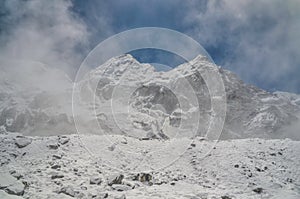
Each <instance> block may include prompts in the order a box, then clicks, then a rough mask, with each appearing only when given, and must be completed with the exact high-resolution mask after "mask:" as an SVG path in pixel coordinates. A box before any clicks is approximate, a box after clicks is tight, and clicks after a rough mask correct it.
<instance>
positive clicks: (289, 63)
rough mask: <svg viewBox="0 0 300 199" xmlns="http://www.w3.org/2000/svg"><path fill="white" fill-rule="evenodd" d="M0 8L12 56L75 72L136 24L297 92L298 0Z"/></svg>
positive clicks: (10, 4)
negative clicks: (191, 42) (173, 35)
mask: <svg viewBox="0 0 300 199" xmlns="http://www.w3.org/2000/svg"><path fill="white" fill-rule="evenodd" d="M1 4H3V5H1V6H0V7H1V9H0V11H1V12H0V42H2V43H4V44H5V45H2V46H4V47H2V52H3V53H2V54H8V55H10V56H12V58H14V57H16V58H17V57H18V58H19V57H26V58H32V59H38V60H39V61H43V62H46V63H48V64H50V65H55V66H57V65H59V66H61V67H62V68H63V69H65V70H67V71H69V72H70V71H72V70H73V73H74V71H75V70H74V69H76V67H78V66H79V64H80V62H81V61H82V59H83V58H84V56H86V54H87V52H89V50H91V49H92V48H93V47H95V46H96V45H97V44H98V43H99V42H101V41H103V40H104V39H106V38H108V37H109V36H112V35H114V34H116V33H119V32H122V31H125V30H128V29H132V28H138V27H148V26H152V27H153V26H155V27H164V28H170V29H174V30H177V31H180V32H182V33H185V34H187V35H189V36H190V37H192V38H194V39H195V40H197V41H198V42H199V43H200V44H201V45H202V46H203V47H204V48H205V49H206V50H207V51H208V53H209V54H210V55H211V57H212V58H213V59H214V61H215V63H216V64H218V65H221V66H222V67H224V68H226V69H229V70H231V71H233V72H235V73H237V74H238V75H239V76H240V77H241V79H243V80H244V81H246V82H247V83H251V84H254V85H256V86H258V87H260V88H264V89H266V90H269V91H275V90H282V91H289V92H296V93H300V78H299V76H300V1H299V0H285V1H282V0H257V1H254V0H243V1H241V0H209V1H208V0H190V1H182V0H181V1H179V0H163V1H161V0H160V1H159V0H112V1H104V0H73V1H68V0H66V1H61V0H53V1H46V0H41V1H38V2H35V3H32V2H31V1H30V0H27V1H18V0H4V1H3V2H2V3H1ZM55 28H56V29H55ZM45 40H46V41H45ZM30 42H31V43H30ZM36 43H38V44H39V45H36ZM16 46H18V50H16ZM23 46H24V49H22V47H23ZM26 46H27V47H28V46H32V51H33V52H28V48H27V49H26ZM12 49H13V50H12ZM45 49H46V50H45ZM12 52H13V53H12ZM47 55H48V56H47ZM62 55H63V56H62ZM134 55H135V56H136V57H137V58H138V59H139V60H141V61H145V62H147V61H150V62H163V63H164V64H169V65H171V66H174V65H176V63H177V62H178V60H177V59H174V57H172V56H170V55H167V54H164V52H159V51H145V50H144V51H140V52H135V54H134ZM74 57H75V58H74ZM174 60H175V61H174ZM70 73H72V72H70Z"/></svg>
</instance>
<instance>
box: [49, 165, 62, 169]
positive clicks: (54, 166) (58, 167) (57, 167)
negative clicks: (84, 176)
mask: <svg viewBox="0 0 300 199" xmlns="http://www.w3.org/2000/svg"><path fill="white" fill-rule="evenodd" d="M60 168H61V166H60V165H58V164H55V165H52V166H51V169H60Z"/></svg>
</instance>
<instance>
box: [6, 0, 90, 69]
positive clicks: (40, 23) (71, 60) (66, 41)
mask: <svg viewBox="0 0 300 199" xmlns="http://www.w3.org/2000/svg"><path fill="white" fill-rule="evenodd" d="M3 5H4V8H2V9H5V10H6V13H8V14H7V15H6V16H4V20H5V22H6V24H8V25H7V26H6V28H7V30H6V32H7V33H8V34H6V35H4V34H2V35H1V37H2V41H3V42H4V44H2V47H1V55H2V57H3V58H5V59H12V60H23V59H24V60H30V61H39V62H43V63H45V64H47V65H50V66H51V67H57V68H60V69H62V70H65V71H66V72H71V71H72V70H74V68H76V66H78V64H79V63H80V60H81V59H82V55H81V54H80V53H79V52H78V49H79V46H80V45H84V44H86V43H87V42H88V32H87V27H86V26H85V24H84V23H83V22H82V21H81V20H80V19H79V18H78V17H77V16H76V15H74V12H72V11H71V8H72V2H71V1H70V0H51V1H48V0H29V1H19V0H6V1H4V3H3ZM3 38H4V39H3Z"/></svg>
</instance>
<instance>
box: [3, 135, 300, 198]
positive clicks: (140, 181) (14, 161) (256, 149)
mask: <svg viewBox="0 0 300 199" xmlns="http://www.w3.org/2000/svg"><path fill="white" fill-rule="evenodd" d="M0 139H1V141H0V144H1V150H2V152H1V173H0V175H1V178H0V179H1V180H0V189H2V190H3V191H2V192H0V194H2V195H5V197H6V196H7V197H8V196H13V193H12V192H10V190H16V189H17V188H16V187H18V186H20V184H19V185H18V183H21V184H23V188H22V187H21V190H22V192H20V191H19V192H18V193H21V194H18V195H19V196H20V197H21V196H22V197H24V198H39V199H42V198H125V197H126V198H189V199H191V198H203V199H204V198H220V199H221V198H236V199H240V198H247V199H248V198H274V199H275V198H283V197H284V198H287V199H297V198H299V197H300V181H299V179H300V173H299V168H300V160H299V157H300V150H299V147H300V142H299V141H292V140H289V139H285V140H265V139H242V140H230V141H229V140H227V141H220V142H218V143H217V144H216V145H215V146H214V148H213V149H212V150H211V151H210V152H209V153H208V154H203V151H204V150H203V149H205V148H206V147H208V146H210V145H212V144H213V143H212V142H211V141H206V140H203V139H200V138H197V139H195V140H190V139H189V138H182V139H172V140H170V141H163V140H157V139H156V140H151V141H149V140H146V141H145V140H137V139H135V138H129V137H126V136H120V135H110V136H98V135H91V136H81V137H78V135H69V136H64V137H62V136H60V137H57V136H53V137H32V138H30V137H29V138H28V137H27V138H25V137H20V135H18V134H15V133H10V134H1V135H0ZM20 139H30V140H31V142H30V143H29V144H28V145H26V146H24V147H22V148H19V147H18V146H17V145H16V143H17V142H20ZM108 140H109V141H108ZM82 141H84V142H85V143H89V144H90V146H92V148H94V149H95V150H94V151H92V152H91V153H89V152H88V151H87V150H86V148H85V147H84V146H83V145H82ZM185 142H188V143H190V145H189V147H187V148H185V149H184V153H183V155H181V156H178V154H181V147H180V146H181V145H180V144H184V143H185ZM157 146H160V147H164V150H161V151H159V150H156V152H155V154H152V155H151V152H153V149H154V148H155V147H157ZM133 148H134V153H133V151H132V149H133ZM204 155H206V156H205V157H204ZM178 157H179V158H178ZM173 160H176V161H174V162H172V161H173ZM166 162H172V163H171V164H169V165H168V166H166V167H164V165H165V163H166ZM122 175H123V176H124V178H122V177H121V176H122ZM118 177H120V178H119V180H115V181H114V180H112V179H118ZM6 179H10V181H11V183H10V184H12V185H10V187H7V185H6V184H7V183H6V182H7V181H6ZM1 187H2V188H1ZM0 191H1V190H0ZM7 192H8V193H9V194H8V193H7ZM20 197H16V198H20Z"/></svg>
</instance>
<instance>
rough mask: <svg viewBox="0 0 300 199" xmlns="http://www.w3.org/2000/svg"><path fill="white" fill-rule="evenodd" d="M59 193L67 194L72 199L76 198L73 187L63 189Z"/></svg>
mask: <svg viewBox="0 0 300 199" xmlns="http://www.w3.org/2000/svg"><path fill="white" fill-rule="evenodd" d="M59 193H63V194H66V195H68V196H71V197H74V196H75V191H74V189H73V187H71V186H66V187H63V188H61V190H60V192H59Z"/></svg>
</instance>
